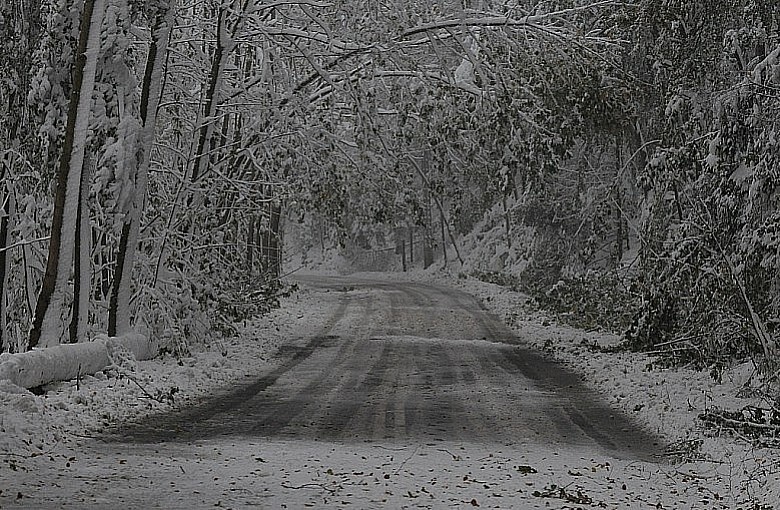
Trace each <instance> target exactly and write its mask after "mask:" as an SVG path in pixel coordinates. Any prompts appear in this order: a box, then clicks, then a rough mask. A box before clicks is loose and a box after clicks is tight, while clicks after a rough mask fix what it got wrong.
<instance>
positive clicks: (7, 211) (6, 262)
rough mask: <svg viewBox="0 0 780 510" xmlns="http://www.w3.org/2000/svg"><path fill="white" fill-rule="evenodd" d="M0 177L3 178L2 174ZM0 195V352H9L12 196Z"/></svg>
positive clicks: (10, 192)
mask: <svg viewBox="0 0 780 510" xmlns="http://www.w3.org/2000/svg"><path fill="white" fill-rule="evenodd" d="M0 177H2V178H5V176H4V175H3V174H0ZM2 191H3V192H4V193H3V194H2V195H0V352H11V351H12V346H11V343H10V340H9V337H8V333H7V331H6V327H7V325H8V274H9V272H10V269H11V257H10V253H9V246H10V244H11V231H12V230H13V222H14V214H15V207H14V196H13V193H12V191H11V190H10V189H8V188H7V187H6V188H5V189H4V190H2Z"/></svg>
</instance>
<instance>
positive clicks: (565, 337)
mask: <svg viewBox="0 0 780 510" xmlns="http://www.w3.org/2000/svg"><path fill="white" fill-rule="evenodd" d="M392 277H393V278H396V279H414V280H416V281H421V280H427V281H432V282H439V283H446V284H448V285H452V286H457V287H459V288H461V289H463V290H466V291H468V292H470V293H473V294H474V295H476V296H478V297H480V298H481V299H482V300H483V302H484V303H485V305H486V306H487V307H488V308H489V309H491V310H492V311H494V312H495V313H496V314H497V315H499V316H502V317H504V318H505V319H506V320H507V322H508V323H509V324H511V326H512V327H513V328H514V329H515V331H516V332H517V334H518V336H519V337H520V338H522V339H524V340H525V341H527V342H529V343H531V344H534V345H537V346H538V347H539V348H540V349H546V350H548V351H550V352H551V353H552V354H553V355H554V356H556V357H558V358H559V359H561V360H562V361H563V362H564V363H566V364H568V365H570V366H571V367H572V368H574V369H575V370H577V371H579V372H580V373H582V374H583V376H584V378H585V380H586V381H587V383H588V384H590V385H591V386H592V387H593V388H595V389H596V390H598V391H599V392H601V393H602V394H603V395H604V397H605V399H606V400H607V401H609V402H610V403H612V404H613V405H614V406H615V407H617V408H620V409H623V410H625V411H626V412H627V413H628V414H630V415H632V416H634V417H635V418H636V419H637V420H638V421H639V422H640V423H642V424H644V425H645V426H646V427H648V428H649V429H650V430H653V431H656V432H658V433H659V434H661V435H662V436H663V437H665V438H667V440H668V441H669V442H670V443H673V444H674V445H676V448H677V449H678V450H680V452H683V451H684V452H685V454H684V455H682V456H681V457H680V458H681V459H682V460H674V459H672V458H670V459H665V460H663V461H662V462H661V463H659V464H658V465H653V464H646V463H638V462H631V461H621V460H618V459H611V458H603V457H594V456H593V455H592V454H589V452H580V451H576V450H574V449H567V450H554V451H553V450H549V451H542V452H540V451H539V450H538V448H537V449H534V448H532V447H531V446H530V445H529V446H528V448H526V447H525V446H524V445H522V444H520V445H475V444H456V443H453V444H449V443H443V442H442V443H433V444H414V445H412V444H365V445H349V446H347V447H345V445H343V444H338V443H325V442H323V443H319V442H303V441H299V442H295V441H292V442H290V441H279V440H263V439H254V440H252V441H249V442H241V441H238V438H236V439H234V440H233V441H232V442H231V441H225V440H215V441H210V442H203V443H199V444H194V445H188V446H187V447H185V446H184V445H179V446H175V445H174V446H169V447H167V449H162V448H160V449H159V450H158V449H156V448H152V449H150V448H149V447H138V448H136V447H132V446H127V445H114V446H107V447H97V446H95V444H94V442H91V441H90V440H89V439H88V438H89V437H90V436H92V435H94V434H95V433H96V432H97V431H100V430H103V429H104V428H105V427H106V426H109V425H112V424H116V423H121V422H123V421H126V420H129V419H137V418H139V417H141V416H143V415H145V414H149V413H153V412H158V411H161V410H166V409H170V407H172V406H181V405H184V404H186V403H187V402H190V401H193V400H195V399H197V398H199V397H201V396H203V395H206V394H209V393H212V392H214V391H215V390H217V389H219V388H222V387H224V386H226V385H231V384H235V383H236V382H240V381H243V380H245V379H246V378H247V377H248V376H252V375H253V374H257V373H259V372H260V371H262V370H264V369H268V368H269V366H270V364H271V363H273V353H274V352H275V350H276V349H277V348H278V347H279V346H280V345H282V344H283V343H284V342H286V341H289V340H290V339H293V338H302V337H306V336H308V335H312V334H315V333H316V332H317V331H318V330H320V329H321V328H322V327H323V325H324V324H325V322H326V321H327V319H328V318H329V317H331V316H332V314H333V312H334V310H335V309H336V307H337V305H338V298H337V296H335V295H333V293H330V294H328V293H326V292H322V291H313V290H307V289H303V290H302V291H300V292H299V293H297V294H295V295H294V296H292V297H290V298H287V299H285V300H283V302H282V307H281V308H280V309H279V310H276V311H275V312H273V313H272V314H270V315H269V316H267V317H264V318H261V319H258V320H256V321H254V322H252V323H249V324H247V325H246V327H245V328H243V332H242V334H241V336H240V337H238V338H235V339H230V340H225V341H215V342H214V344H213V345H212V346H210V348H208V349H205V350H203V351H202V352H197V353H195V354H193V356H192V357H190V358H186V359H183V360H180V361H179V360H176V359H175V358H171V357H168V358H163V359H157V360H153V361H144V362H133V361H131V360H127V361H126V363H124V364H123V365H122V366H118V367H114V368H113V369H111V370H108V371H106V372H105V373H99V374H97V375H96V376H94V377H93V376H85V377H83V378H82V379H81V380H80V381H68V382H62V383H57V384H55V385H52V386H50V387H49V388H47V390H48V391H47V392H46V394H45V395H43V396H34V395H32V394H30V393H29V392H27V391H26V390H22V389H19V388H15V387H13V386H11V385H9V384H7V383H0V507H1V508H5V507H9V508H11V507H14V506H16V505H20V506H25V507H27V508H59V507H61V506H68V507H72V508H83V507H101V508H103V507H114V508H115V507H117V505H119V506H120V507H122V506H126V507H133V508H136V507H141V506H144V507H157V508H183V507H188V508H201V507H214V506H218V507H233V508H244V507H248V506H257V505H260V506H262V507H265V506H268V507H275V508H280V507H281V508H284V507H289V508H304V507H312V508H331V507H336V506H339V507H340V506H350V507H353V508H384V507H387V508H411V507H414V508H452V507H462V508H470V507H476V506H481V507H492V508H590V507H595V508H598V507H602V508H615V509H623V508H649V507H654V508H680V509H683V508H686V509H687V508H724V509H725V508H745V509H747V508H750V509H761V510H764V509H767V508H772V506H768V505H774V504H776V502H777V501H780V475H779V474H778V473H779V472H780V455H779V454H778V452H777V451H776V450H766V449H752V448H751V446H750V445H749V444H747V443H745V442H740V441H738V440H735V439H734V438H732V437H713V436H711V435H708V434H707V433H705V431H704V430H703V428H702V427H701V424H700V423H699V421H698V420H697V416H698V414H699V413H701V412H702V411H704V410H705V409H706V408H707V407H708V406H712V405H718V406H720V407H725V408H741V407H742V406H744V405H746V404H750V403H756V402H755V401H752V400H745V399H741V398H738V397H737V394H738V393H739V391H740V389H742V387H743V385H744V383H745V382H746V381H747V379H748V378H749V377H750V374H751V367H750V366H748V365H741V366H737V367H734V368H733V369H731V370H727V371H726V372H725V373H724V377H723V380H722V383H717V382H715V381H713V380H712V379H711V378H710V377H709V375H708V374H707V373H700V372H694V371H689V370H684V369H668V370H660V369H657V368H655V367H651V365H652V359H651V358H648V357H646V356H643V355H638V354H630V353H618V354H614V353H604V352H601V351H599V350H597V349H593V348H592V347H589V346H588V345H591V346H592V345H601V346H606V345H611V344H613V343H615V342H616V341H617V338H616V337H614V336H612V335H608V334H604V333H599V332H584V331H581V330H576V329H573V328H569V327H565V326H560V325H557V324H556V323H555V321H554V320H552V319H550V318H549V317H546V316H544V314H542V313H539V312H538V311H535V310H533V309H531V308H530V307H529V306H525V305H523V303H524V301H525V300H526V299H527V298H525V297H524V296H522V295H520V294H517V293H513V292H511V291H508V290H506V289H504V288H501V287H498V286H495V285H491V284H486V283H482V282H479V281H477V280H474V279H471V278H459V277H457V276H454V275H447V274H442V273H422V272H420V273H412V274H405V275H404V274H398V275H393V276H392ZM223 354H224V355H223ZM158 400H161V401H163V402H162V403H161V402H158ZM179 450H181V451H179ZM107 459H111V461H110V462H108V461H107ZM114 461H115V462H114ZM71 469H73V470H77V472H78V473H79V480H80V481H79V480H73V479H68V480H67V481H64V480H65V478H66V477H67V476H68V472H69V471H70V470H71ZM52 473H58V474H57V475H56V477H57V480H51V478H52V476H53V475H52ZM61 477H62V478H61ZM139 477H141V478H149V479H150V483H151V482H154V481H157V482H158V485H157V488H156V489H155V488H153V487H152V486H151V485H150V487H149V490H148V491H140V492H139V491H138V490H133V491H130V490H129V489H123V487H124V485H123V484H124V483H125V482H123V480H127V479H138V478H139ZM98 480H108V481H107V482H105V484H104V485H105V486H107V487H110V489H105V487H104V486H102V485H100V483H99V482H98ZM160 481H165V487H164V488H163V487H160V484H159V482H160ZM51 484H54V487H55V488H56V490H55V489H52V488H51V487H50V485H51ZM90 487H92V489H90ZM106 490H108V491H109V492H106ZM65 503H67V504H65ZM759 504H765V505H767V506H758V505H759ZM658 505H660V506H658Z"/></svg>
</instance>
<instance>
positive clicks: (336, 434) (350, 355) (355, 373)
mask: <svg viewBox="0 0 780 510" xmlns="http://www.w3.org/2000/svg"><path fill="white" fill-rule="evenodd" d="M301 283H303V284H305V285H309V286H313V287H316V288H318V289H319V290H320V291H323V292H324V291H330V292H339V293H342V294H343V295H342V304H341V307H340V308H339V310H338V311H337V313H336V314H335V315H334V317H333V318H332V319H331V320H330V321H329V323H328V324H327V326H326V328H325V329H324V330H323V331H322V332H321V334H319V335H317V336H316V337H313V338H309V339H299V340H297V341H292V342H291V343H290V344H289V345H287V346H285V347H283V348H282V349H281V350H280V351H279V353H278V355H277V357H278V362H277V363H276V365H275V366H276V368H275V369H273V370H271V371H270V372H268V373H267V374H264V375H262V376H260V377H259V378H257V379H256V380H254V381H252V382H251V383H248V384H245V385H242V386H240V387H238V388H235V389H231V390H229V391H226V392H225V393H223V394H221V395H217V396H215V397H213V398H211V399H209V400H207V401H204V402H202V403H200V404H199V405H196V406H193V407H191V408H189V409H185V410H183V411H178V412H173V413H169V414H164V415H158V416H154V417H151V418H148V419H146V420H144V421H142V422H139V423H136V424H132V425H129V426H127V427H124V428H122V429H120V430H115V431H112V432H111V433H110V434H108V435H107V436H106V438H105V439H106V440H108V441H119V442H134V443H151V442H188V441H194V440H199V439H213V438H218V437H230V436H234V437H235V436H243V437H268V438H287V439H315V440H317V439H321V440H329V441H334V440H335V441H344V442H354V441H379V440H382V441H386V440H398V441H401V442H403V441H407V440H414V439H419V440H421V441H427V442H430V441H453V440H459V441H468V442H476V443H485V444H504V445H516V444H522V443H528V442H532V443H535V444H549V445H551V446H557V445H566V444H570V445H591V446H593V447H596V448H598V449H600V450H603V451H605V452H608V453H610V454H612V455H614V456H616V457H623V458H638V459H647V458H649V457H651V456H653V455H655V454H657V453H659V452H660V451H661V450H662V445H661V444H660V441H659V439H658V438H656V437H654V436H653V435H652V434H649V433H648V432H646V431H643V430H642V429H640V428H638V427H637V426H635V425H634V424H633V423H632V422H631V420H630V419H629V418H628V417H626V416H625V415H623V414H622V413H620V412H618V411H616V410H614V409H612V408H610V407H609V406H608V405H606V404H605V403H604V402H603V401H602V400H601V399H600V398H599V397H598V396H597V395H596V394H594V393H593V392H591V391H589V390H587V389H586V388H585V387H584V385H583V384H582V382H581V380H580V378H579V376H577V375H576V374H575V373H574V372H572V371H570V370H568V369H566V368H565V367H563V366H561V365H560V364H558V363H556V362H555V361H553V360H551V359H550V358H548V357H546V356H545V355H544V354H542V353H540V352H538V351H535V350H532V349H530V348H529V347H526V346H525V345H524V344H523V341H522V339H520V338H517V337H516V336H514V335H513V334H512V332H511V331H509V329H508V328H507V327H506V326H505V325H504V324H503V323H502V322H501V321H500V320H499V319H497V318H496V317H495V316H493V315H491V314H490V313H488V312H487V311H486V310H485V309H484V308H483V307H482V306H481V305H480V304H479V303H478V302H477V301H476V300H475V299H474V298H473V297H471V296H469V295H468V294H465V293H463V292H460V291H456V290H453V289H449V288H444V287H438V286H432V285H423V284H414V283H401V282H388V281H382V280H375V281H372V280H368V279H350V278H349V277H321V276H319V277H311V278H304V279H302V281H301Z"/></svg>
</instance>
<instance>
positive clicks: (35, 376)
mask: <svg viewBox="0 0 780 510" xmlns="http://www.w3.org/2000/svg"><path fill="white" fill-rule="evenodd" d="M125 349H126V350H128V351H130V352H131V353H132V354H133V356H135V359H137V360H147V359H152V358H154V357H155V356H157V353H158V352H159V345H158V343H157V342H156V341H154V340H150V339H148V338H147V337H145V336H144V335H140V334H138V333H128V334H126V335H123V336H120V337H108V336H106V335H99V336H98V337H97V338H96V339H95V340H94V341H91V342H83V343H77V344H62V345H56V346H54V347H47V348H44V349H33V350H32V351H27V352H21V353H17V354H8V353H5V354H2V355H0V380H3V379H7V380H9V381H11V382H12V383H13V384H15V385H17V386H21V387H22V388H35V387H37V386H41V385H43V384H47V383H50V382H54V381H68V380H71V379H76V378H78V377H80V376H82V375H86V374H90V375H91V374H95V373H97V372H99V371H101V370H103V369H105V368H106V367H108V366H110V365H111V364H112V363H113V358H114V355H115V353H116V352H118V351H120V350H125Z"/></svg>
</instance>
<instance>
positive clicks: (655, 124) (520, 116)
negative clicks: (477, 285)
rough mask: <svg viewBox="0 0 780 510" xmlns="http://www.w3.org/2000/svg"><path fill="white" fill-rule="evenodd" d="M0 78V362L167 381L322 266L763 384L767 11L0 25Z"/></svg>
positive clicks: (20, 20) (73, 13) (307, 0)
mask: <svg viewBox="0 0 780 510" xmlns="http://www.w3.org/2000/svg"><path fill="white" fill-rule="evenodd" d="M0 66H1V69H2V72H1V73H0V119H2V123H0V204H1V205H2V208H1V210H0V352H4V353H20V352H25V351H28V350H30V349H33V348H42V347H51V346H55V345H59V344H66V343H76V342H83V341H85V340H88V339H94V338H96V337H97V336H99V335H108V336H110V337H115V336H122V335H126V334H128V333H130V332H132V331H138V332H141V333H143V334H144V335H148V336H150V337H154V338H155V339H157V340H158V341H159V342H160V344H161V346H162V348H163V349H165V350H167V351H168V352H173V353H175V352H185V351H186V350H187V349H188V345H190V344H191V343H193V342H202V341H204V340H203V339H204V338H206V337H207V336H208V335H212V334H214V333H215V332H219V333H221V334H224V335H230V334H231V332H232V330H233V327H234V326H233V325H234V323H235V322H236V321H239V320H242V319H244V318H246V317H249V316H252V315H256V314H258V313H261V312H263V311H265V310H267V309H268V308H270V307H273V306H274V305H275V302H276V300H277V299H278V297H279V296H280V295H283V294H284V293H286V292H288V291H289V289H288V288H287V287H285V285H283V284H282V283H280V277H281V276H283V274H284V271H286V270H287V268H283V267H282V259H283V257H282V253H283V252H284V253H285V256H286V255H290V256H298V257H302V258H303V260H304V262H305V260H306V257H311V254H312V253H315V252H322V251H325V250H326V248H329V249H335V250H337V251H339V252H340V253H341V254H343V255H344V256H350V257H353V259H358V258H361V257H362V258H363V259H366V258H370V257H374V258H376V257H379V256H380V255H381V256H385V255H384V254H389V256H390V258H392V259H393V260H394V264H395V266H394V267H395V268H396V269H401V268H407V266H408V267H412V266H414V265H424V266H426V267H427V266H430V265H432V264H434V263H435V264H439V265H444V264H447V265H448V267H450V268H452V269H453V270H456V271H469V272H471V273H473V274H476V275H478V276H479V277H480V278H482V279H485V280H488V281H492V282H498V283H501V284H503V285H508V286H512V287H514V288H517V289H521V290H523V291H524V292H527V293H529V294H530V295H532V296H533V297H534V298H535V299H536V302H537V303H538V304H539V306H541V307H543V308H546V309H548V310H552V311H554V312H556V313H558V314H560V315H561V317H563V318H564V319H565V320H568V321H571V322H573V323H575V324H577V325H579V326H584V327H601V328H606V329H608V330H611V331H615V332H618V333H621V334H623V335H624V337H625V345H626V346H627V347H629V348H631V349H637V350H642V351H653V352H657V353H659V355H661V356H662V357H663V358H664V359H665V360H666V361H667V362H669V363H693V364H695V365H696V366H698V367H699V368H702V369H706V370H710V371H712V372H713V374H714V375H717V373H718V371H719V370H720V368H721V367H723V366H725V365H726V364H728V363H729V362H731V361H733V360H745V359H752V360H753V361H754V362H755V363H756V365H757V366H759V367H761V369H762V370H763V371H764V374H765V376H766V377H767V380H769V381H771V380H775V379H776V378H777V376H778V374H779V373H780V372H778V371H777V370H778V365H779V364H780V363H779V362H780V358H778V353H777V337H778V335H780V328H778V326H780V199H779V198H778V194H777V190H778V189H780V188H779V186H780V173H778V172H780V140H779V138H778V137H779V135H780V133H779V132H778V130H779V129H780V10H779V9H777V5H776V3H775V2H774V1H768V0H765V1H761V0H629V1H616V0H598V1H585V0H549V1H548V0H541V1H537V0H534V1H528V0H501V1H499V0H429V1H420V0H399V1H396V2H382V1H377V0H278V1H277V0H201V1H197V2H191V1H188V0H16V1H3V3H2V5H0ZM288 231H295V239H296V241H295V242H291V241H290V242H287V239H286V238H285V236H284V234H285V232H288ZM291 269H294V268H291Z"/></svg>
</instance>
